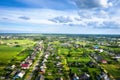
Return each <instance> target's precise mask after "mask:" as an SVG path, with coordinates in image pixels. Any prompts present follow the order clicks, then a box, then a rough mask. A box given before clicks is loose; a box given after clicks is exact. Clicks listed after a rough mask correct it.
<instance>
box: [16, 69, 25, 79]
mask: <svg viewBox="0 0 120 80" xmlns="http://www.w3.org/2000/svg"><path fill="white" fill-rule="evenodd" d="M24 75H25V71H23V70H22V71H21V72H20V73H18V75H17V76H18V77H19V78H23V76H24Z"/></svg>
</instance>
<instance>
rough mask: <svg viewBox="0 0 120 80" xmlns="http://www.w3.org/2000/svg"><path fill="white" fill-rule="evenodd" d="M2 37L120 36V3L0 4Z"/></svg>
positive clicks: (32, 0)
mask: <svg viewBox="0 0 120 80" xmlns="http://www.w3.org/2000/svg"><path fill="white" fill-rule="evenodd" d="M0 33H63V34H120V0H0Z"/></svg>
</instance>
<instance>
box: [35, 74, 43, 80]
mask: <svg viewBox="0 0 120 80" xmlns="http://www.w3.org/2000/svg"><path fill="white" fill-rule="evenodd" d="M36 80H45V79H44V76H43V75H39V76H38V77H37V78H36Z"/></svg>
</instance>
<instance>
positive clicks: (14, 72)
mask: <svg viewBox="0 0 120 80" xmlns="http://www.w3.org/2000/svg"><path fill="white" fill-rule="evenodd" d="M42 48H43V47H42V46H41V44H38V45H36V46H35V48H34V51H33V53H31V55H29V56H28V57H27V58H26V59H25V60H24V61H22V62H21V64H20V68H18V67H16V66H15V65H12V66H11V67H10V68H9V69H10V70H11V72H10V73H9V75H7V76H8V77H5V79H10V78H13V80H16V79H17V78H23V76H24V75H25V73H26V70H27V69H29V68H30V66H31V65H32V64H33V62H34V60H35V58H36V56H37V54H38V51H40V50H42ZM3 79H4V78H3Z"/></svg>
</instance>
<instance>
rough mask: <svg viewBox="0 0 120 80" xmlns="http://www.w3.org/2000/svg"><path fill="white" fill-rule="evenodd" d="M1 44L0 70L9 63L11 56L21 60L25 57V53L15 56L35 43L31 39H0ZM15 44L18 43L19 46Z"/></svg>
mask: <svg viewBox="0 0 120 80" xmlns="http://www.w3.org/2000/svg"><path fill="white" fill-rule="evenodd" d="M0 41H1V42H2V44H0V71H2V70H3V68H4V67H6V66H7V65H8V63H11V60H12V59H13V58H18V60H20V61H21V60H22V59H23V57H24V58H25V57H26V56H27V54H24V55H23V57H21V56H17V55H18V54H19V53H20V52H21V51H23V50H25V49H26V48H28V47H31V46H33V45H34V44H35V42H34V41H32V40H28V39H25V40H0ZM16 45H19V47H18V46H17V47H16Z"/></svg>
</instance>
